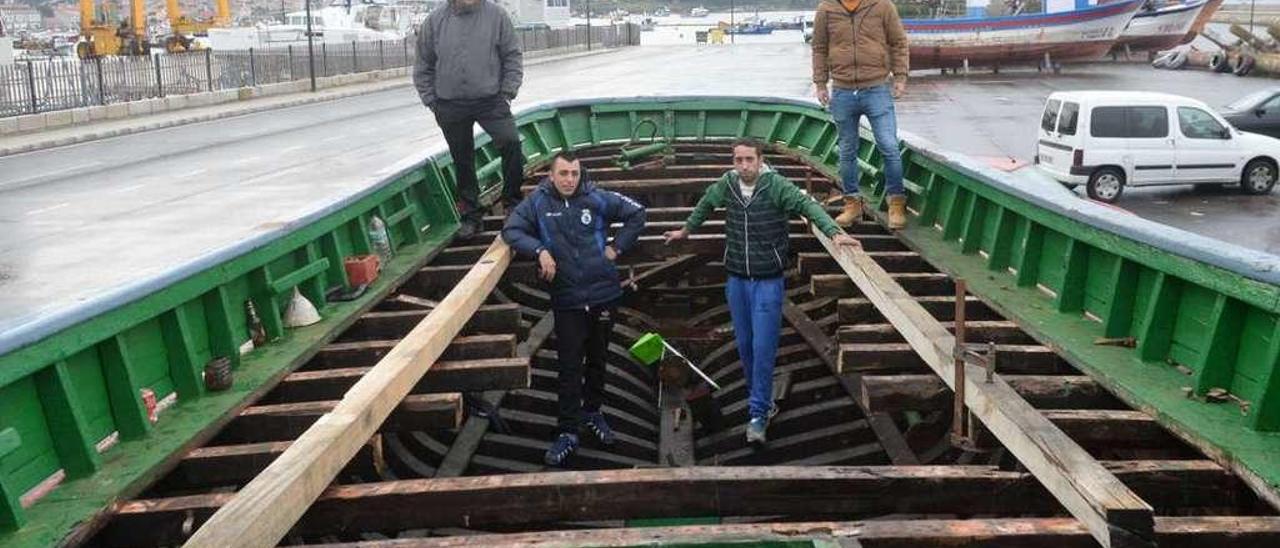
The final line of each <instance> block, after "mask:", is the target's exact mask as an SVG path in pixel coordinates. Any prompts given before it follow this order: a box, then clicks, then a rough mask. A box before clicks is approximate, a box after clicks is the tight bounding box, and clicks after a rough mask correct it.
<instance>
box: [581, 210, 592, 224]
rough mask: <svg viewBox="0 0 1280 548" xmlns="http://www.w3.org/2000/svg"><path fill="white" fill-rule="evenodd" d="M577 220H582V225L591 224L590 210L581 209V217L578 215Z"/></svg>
mask: <svg viewBox="0 0 1280 548" xmlns="http://www.w3.org/2000/svg"><path fill="white" fill-rule="evenodd" d="M578 220H580V221H582V224H583V225H584V226H590V225H591V210H590V209H583V210H582V216H581V217H579V218H578Z"/></svg>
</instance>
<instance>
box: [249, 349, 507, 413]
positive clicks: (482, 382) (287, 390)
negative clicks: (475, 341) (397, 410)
mask: <svg viewBox="0 0 1280 548" xmlns="http://www.w3.org/2000/svg"><path fill="white" fill-rule="evenodd" d="M371 370H372V368H370V367H348V368H342V369H321V370H318V371H300V372H298V373H291V374H289V375H288V376H287V377H285V378H284V380H283V381H281V382H280V384H279V385H276V388H275V389H274V390H272V392H271V394H270V396H268V398H269V399H270V402H271V403H285V402H300V401H314V400H336V399H341V398H342V395H343V394H345V393H346V392H347V390H349V389H350V388H351V387H352V386H354V385H355V383H356V382H357V381H359V380H360V379H361V378H362V377H364V376H365V375H366V374H368V373H369V371H371ZM528 386H529V359H528V358H494V359H484V360H460V361H441V362H436V364H435V365H434V366H432V368H431V369H430V370H429V371H427V374H426V375H423V376H422V380H420V381H418V384H417V385H415V386H414V387H413V390H412V391H411V393H413V394H441V393H449V392H481V391H485V390H511V389H514V388H526V387H528Z"/></svg>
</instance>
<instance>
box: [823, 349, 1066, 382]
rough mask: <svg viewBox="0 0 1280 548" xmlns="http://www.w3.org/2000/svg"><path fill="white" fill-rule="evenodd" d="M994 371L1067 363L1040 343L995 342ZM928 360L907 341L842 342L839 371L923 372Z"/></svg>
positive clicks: (1045, 369)
mask: <svg viewBox="0 0 1280 548" xmlns="http://www.w3.org/2000/svg"><path fill="white" fill-rule="evenodd" d="M996 356H997V358H998V359H997V360H996V371H997V372H1000V373H1015V374H1031V375H1034V374H1042V375H1043V374H1049V373H1054V372H1062V371H1069V370H1070V366H1069V365H1067V364H1066V362H1065V361H1063V360H1062V358H1061V357H1059V356H1058V355H1057V354H1056V353H1055V352H1054V351H1053V349H1051V348H1049V347H1047V346H1041V345H1011V344H1000V345H996ZM927 369H928V364H927V363H926V362H925V361H924V359H923V358H921V357H920V355H919V354H917V353H916V351H915V350H914V348H913V347H912V345H911V344H909V343H874V344H867V343H857V344H842V345H840V352H839V370H838V372H840V373H853V372H864V373H865V372H870V371H877V372H881V371H891V372H899V373H910V372H912V371H916V372H923V371H926V370H927Z"/></svg>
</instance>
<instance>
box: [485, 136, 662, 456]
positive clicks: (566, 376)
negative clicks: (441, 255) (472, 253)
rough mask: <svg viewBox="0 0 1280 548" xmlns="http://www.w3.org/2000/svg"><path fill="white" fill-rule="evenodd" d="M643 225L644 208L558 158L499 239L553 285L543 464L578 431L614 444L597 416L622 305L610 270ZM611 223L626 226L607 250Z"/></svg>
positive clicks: (573, 445) (571, 446) (562, 452)
mask: <svg viewBox="0 0 1280 548" xmlns="http://www.w3.org/2000/svg"><path fill="white" fill-rule="evenodd" d="M644 220H645V212H644V206H641V205H640V204H639V203H637V202H636V201H635V200H632V199H631V198H628V197H626V196H623V195H621V194H618V193H617V192H610V191H607V190H601V189H598V188H596V187H595V185H593V184H591V182H590V181H586V180H582V167H581V164H580V163H579V162H578V160H577V158H574V157H573V155H572V154H570V153H567V152H561V153H559V154H557V155H556V156H555V157H554V158H552V159H551V175H550V177H548V178H547V179H546V180H544V181H542V183H541V184H539V185H538V188H537V190H535V191H534V192H533V193H532V194H530V195H529V196H528V197H527V198H525V199H524V201H522V202H520V205H518V206H516V208H515V211H514V212H512V214H511V216H510V217H508V218H507V223H506V226H503V227H502V239H503V240H506V242H507V243H508V244H509V245H511V247H512V248H514V249H515V250H516V251H517V252H518V253H520V254H521V255H525V256H531V257H537V259H538V274H539V276H540V277H541V278H542V279H543V280H545V281H547V282H549V283H550V284H551V307H552V309H553V311H552V313H553V314H555V332H556V352H557V353H558V354H559V367H560V372H559V378H560V387H559V391H558V392H559V393H558V394H557V399H558V401H559V408H560V410H559V420H558V424H557V430H558V432H557V434H556V439H555V440H554V441H553V442H552V444H551V448H550V449H548V450H547V454H546V462H547V464H548V465H551V466H561V465H563V464H564V462H565V460H566V459H568V458H569V455H571V454H573V452H574V451H575V450H577V448H578V429H579V427H580V426H586V427H587V429H588V430H590V431H591V432H592V433H593V434H595V436H596V438H597V439H599V440H600V443H602V444H605V445H609V444H612V443H613V431H612V430H610V428H609V424H608V423H607V422H605V418H604V414H603V413H601V412H600V404H601V402H602V400H603V399H604V376H605V366H604V365H605V364H604V361H605V354H606V353H607V351H608V348H609V333H610V332H611V331H612V330H613V319H614V314H615V313H616V310H617V303H618V300H619V299H621V298H622V284H621V277H620V276H619V274H618V269H617V268H616V267H615V266H614V264H613V263H614V261H615V260H617V258H618V256H619V255H622V254H623V253H626V252H627V251H628V250H629V249H631V248H632V247H633V246H634V245H635V244H636V241H637V240H638V239H639V238H640V231H641V230H642V229H643V228H644ZM614 222H621V223H622V224H623V226H622V229H621V230H620V231H619V232H618V235H617V236H616V237H615V238H614V240H613V243H612V244H610V243H608V242H607V238H608V234H607V233H608V229H609V225H610V224H611V223H614ZM584 358H585V359H586V366H585V368H584V367H583V359H584ZM584 381H585V382H584ZM584 384H585V386H584Z"/></svg>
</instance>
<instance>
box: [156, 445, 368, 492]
mask: <svg viewBox="0 0 1280 548" xmlns="http://www.w3.org/2000/svg"><path fill="white" fill-rule="evenodd" d="M291 444H292V442H291V441H268V442H260V443H247V444H240V445H215V446H210V447H200V448H197V449H193V450H192V451H191V452H190V453H187V454H186V455H184V456H183V457H182V460H181V461H179V462H178V466H177V467H176V468H174V469H173V471H172V472H170V473H169V474H168V475H166V476H165V478H164V479H163V480H161V482H160V483H159V484H158V485H157V488H160V489H164V490H184V491H185V490H191V489H212V488H216V487H223V486H238V485H243V484H245V483H248V482H249V481H250V480H252V479H253V478H254V476H257V475H258V474H259V473H261V472H262V471H263V470H264V469H266V467H267V466H268V465H270V464H271V462H272V461H274V460H275V459H276V458H278V457H279V456H280V455H283V454H284V452H285V450H286V449H288V448H289V446H290V445H291ZM373 470H374V465H373V445H372V443H369V444H365V445H363V446H361V448H360V452H359V453H357V454H356V456H355V457H354V458H353V459H352V460H351V462H350V463H349V464H348V465H347V467H346V468H345V469H344V471H343V472H342V473H343V475H348V474H349V475H357V474H359V473H361V472H371V471H373Z"/></svg>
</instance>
